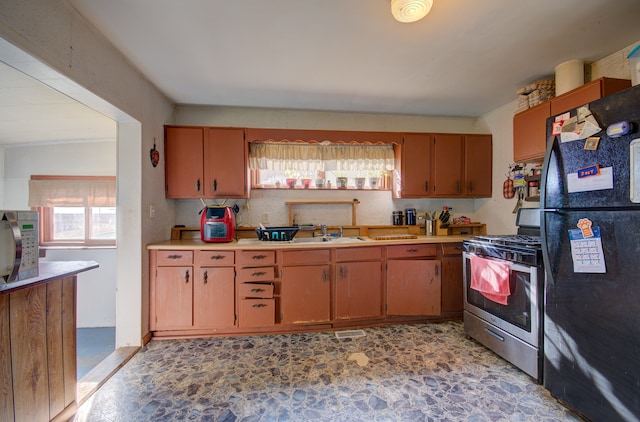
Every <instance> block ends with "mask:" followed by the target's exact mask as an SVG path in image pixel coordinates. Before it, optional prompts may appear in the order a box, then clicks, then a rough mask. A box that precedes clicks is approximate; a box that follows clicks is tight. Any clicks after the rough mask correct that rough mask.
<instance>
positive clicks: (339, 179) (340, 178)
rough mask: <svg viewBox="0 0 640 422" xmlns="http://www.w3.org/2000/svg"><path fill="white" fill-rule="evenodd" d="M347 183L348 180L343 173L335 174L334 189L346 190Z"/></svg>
mask: <svg viewBox="0 0 640 422" xmlns="http://www.w3.org/2000/svg"><path fill="white" fill-rule="evenodd" d="M348 181H349V178H347V176H345V175H344V174H343V173H336V187H337V188H338V189H346V188H347V182H348Z"/></svg>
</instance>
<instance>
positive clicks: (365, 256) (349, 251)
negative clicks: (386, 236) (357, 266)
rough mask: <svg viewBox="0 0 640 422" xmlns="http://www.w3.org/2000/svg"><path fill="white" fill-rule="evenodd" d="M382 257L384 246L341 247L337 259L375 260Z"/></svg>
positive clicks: (341, 260)
mask: <svg viewBox="0 0 640 422" xmlns="http://www.w3.org/2000/svg"><path fill="white" fill-rule="evenodd" d="M377 259H382V248H380V247H378V248H339V249H336V261H338V262H344V261H374V260H377Z"/></svg>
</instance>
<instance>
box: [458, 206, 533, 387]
mask: <svg viewBox="0 0 640 422" xmlns="http://www.w3.org/2000/svg"><path fill="white" fill-rule="evenodd" d="M516 224H517V225H518V233H517V234H515V235H498V236H472V237H470V238H469V239H466V240H465V241H464V242H463V246H464V253H463V258H464V265H463V268H464V270H463V271H464V284H465V286H464V328H465V332H466V333H467V335H469V336H470V337H472V338H474V339H476V340H477V341H479V342H480V343H482V344H483V345H485V346H486V347H488V348H489V349H491V350H493V351H494V352H495V353H497V354H498V355H500V356H501V357H503V358H504V359H506V360H507V361H509V362H511V363H512V364H514V365H515V366H517V367H518V368H520V369H521V370H523V371H524V372H526V373H527V374H529V375H530V376H531V377H533V378H534V379H535V380H536V381H537V382H539V383H541V382H542V362H543V353H542V317H543V309H542V308H543V291H544V267H543V264H542V252H541V239H540V210H539V209H538V208H521V209H520V210H519V211H518V217H517V219H516Z"/></svg>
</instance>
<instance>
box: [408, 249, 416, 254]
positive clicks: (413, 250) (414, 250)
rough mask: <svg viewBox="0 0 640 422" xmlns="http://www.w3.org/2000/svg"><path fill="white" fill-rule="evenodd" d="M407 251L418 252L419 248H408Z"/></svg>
mask: <svg viewBox="0 0 640 422" xmlns="http://www.w3.org/2000/svg"><path fill="white" fill-rule="evenodd" d="M407 252H409V253H416V252H418V250H417V249H407Z"/></svg>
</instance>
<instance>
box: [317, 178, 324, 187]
mask: <svg viewBox="0 0 640 422" xmlns="http://www.w3.org/2000/svg"><path fill="white" fill-rule="evenodd" d="M323 187H324V179H316V188H317V189H322V188H323Z"/></svg>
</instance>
